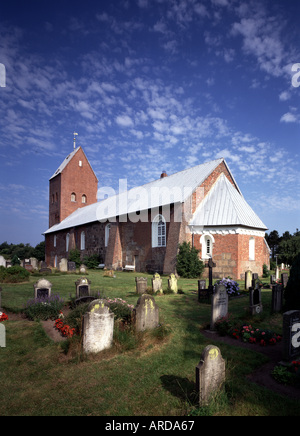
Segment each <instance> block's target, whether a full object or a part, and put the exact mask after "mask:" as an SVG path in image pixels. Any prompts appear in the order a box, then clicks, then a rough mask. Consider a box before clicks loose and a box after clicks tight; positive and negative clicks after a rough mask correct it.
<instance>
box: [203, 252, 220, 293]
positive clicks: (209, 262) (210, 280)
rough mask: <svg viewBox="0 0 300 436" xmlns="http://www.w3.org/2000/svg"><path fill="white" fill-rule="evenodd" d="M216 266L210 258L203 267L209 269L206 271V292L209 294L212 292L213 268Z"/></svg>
mask: <svg viewBox="0 0 300 436" xmlns="http://www.w3.org/2000/svg"><path fill="white" fill-rule="evenodd" d="M216 266H217V265H216V264H215V262H213V260H212V258H210V259H209V261H208V263H207V264H206V265H205V267H207V268H209V271H208V291H209V292H210V293H212V292H213V288H214V287H213V268H215V267H216Z"/></svg>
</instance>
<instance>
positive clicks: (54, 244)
mask: <svg viewBox="0 0 300 436" xmlns="http://www.w3.org/2000/svg"><path fill="white" fill-rule="evenodd" d="M53 246H54V247H56V235H54V238H53Z"/></svg>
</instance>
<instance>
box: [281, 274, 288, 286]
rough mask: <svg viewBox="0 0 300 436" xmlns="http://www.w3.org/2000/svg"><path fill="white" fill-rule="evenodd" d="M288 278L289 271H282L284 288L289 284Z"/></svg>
mask: <svg viewBox="0 0 300 436" xmlns="http://www.w3.org/2000/svg"><path fill="white" fill-rule="evenodd" d="M288 280H289V275H288V273H282V274H281V283H282V286H283V288H286V285H287V283H288Z"/></svg>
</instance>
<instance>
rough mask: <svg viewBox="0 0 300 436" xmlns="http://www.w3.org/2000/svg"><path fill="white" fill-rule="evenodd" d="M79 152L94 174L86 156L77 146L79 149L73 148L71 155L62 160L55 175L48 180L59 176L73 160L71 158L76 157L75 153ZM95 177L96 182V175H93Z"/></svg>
mask: <svg viewBox="0 0 300 436" xmlns="http://www.w3.org/2000/svg"><path fill="white" fill-rule="evenodd" d="M79 150H81V151H82V153H83V154H84V156H85V158H86V160H87V162H88V164H89V166H90V167H91V170H92V171H93V173H94V174H95V172H94V170H93V168H92V166H91V164H90V162H89V160H88V158H87V157H86V155H85V153H84V151H83V149H82V148H81V147H80V146H79V147H77V148H75V150H73V151H72V153H70V154H68V156H67V157H66V158H65V159H64V160H63V162H62V163H61V164H60V166H59V167H58V168H57V170H56V171H55V173H54V174H53V175H52V176H51V177H50V179H49V180H51V179H54V177H56V176H58V174H61V173H62V172H63V170H64V168H65V167H66V166H67V165H68V163H69V162H70V161H71V160H72V159H73V157H74V156H75V155H76V153H77V152H78V151H79ZM95 177H96V179H97V180H98V178H97V176H96V174H95Z"/></svg>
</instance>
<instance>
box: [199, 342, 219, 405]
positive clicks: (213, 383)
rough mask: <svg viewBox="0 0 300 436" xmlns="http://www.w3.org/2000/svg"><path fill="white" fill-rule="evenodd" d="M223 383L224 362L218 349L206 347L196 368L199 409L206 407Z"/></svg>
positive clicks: (212, 346) (211, 346) (210, 346)
mask: <svg viewBox="0 0 300 436" xmlns="http://www.w3.org/2000/svg"><path fill="white" fill-rule="evenodd" d="M224 382H225V361H224V359H223V358H222V355H221V352H220V350H219V348H218V347H216V346H214V345H208V346H207V347H206V348H205V349H204V351H203V353H202V356H201V360H200V362H199V364H198V365H197V366H196V388H197V391H198V392H199V405H200V407H202V406H204V405H207V404H208V403H209V402H210V400H212V399H213V397H214V396H215V395H216V394H217V393H218V391H220V389H221V388H222V386H223V384H224Z"/></svg>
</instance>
